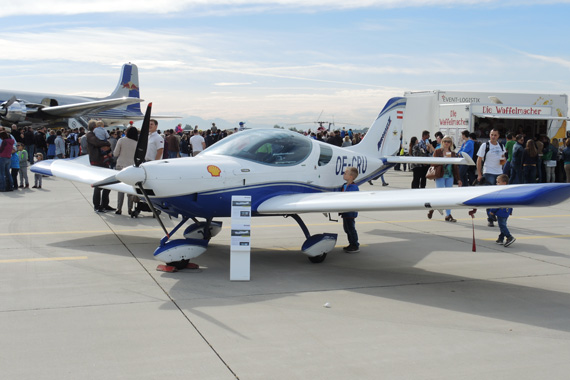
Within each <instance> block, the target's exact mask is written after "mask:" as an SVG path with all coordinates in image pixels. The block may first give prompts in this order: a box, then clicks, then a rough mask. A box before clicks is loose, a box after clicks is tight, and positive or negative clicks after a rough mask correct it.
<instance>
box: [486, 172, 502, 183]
mask: <svg viewBox="0 0 570 380" xmlns="http://www.w3.org/2000/svg"><path fill="white" fill-rule="evenodd" d="M498 176H500V174H490V173H485V174H483V178H485V185H487V186H492V185H496V184H497V177H498Z"/></svg>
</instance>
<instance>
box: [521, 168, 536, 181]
mask: <svg viewBox="0 0 570 380" xmlns="http://www.w3.org/2000/svg"><path fill="white" fill-rule="evenodd" d="M523 172H524V183H536V166H531V165H527V166H524V167H523Z"/></svg>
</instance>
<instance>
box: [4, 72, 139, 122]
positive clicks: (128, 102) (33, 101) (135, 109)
mask: <svg viewBox="0 0 570 380" xmlns="http://www.w3.org/2000/svg"><path fill="white" fill-rule="evenodd" d="M142 101H143V99H140V98H139V74H138V68H137V66H136V65H134V64H131V63H126V64H124V65H123V67H122V68H121V76H120V78H119V83H118V84H117V87H116V88H115V90H114V91H113V92H112V93H111V94H110V95H109V96H107V97H106V98H88V97H83V96H71V95H52V94H45V93H37V92H21V91H19V92H15V91H9V90H0V102H1V104H0V120H1V122H2V124H6V125H11V124H26V125H30V124H53V123H57V122H61V121H67V119H69V118H74V119H77V120H79V121H80V123H81V118H82V117H88V118H97V119H102V120H103V121H104V122H105V124H107V125H113V124H123V123H127V122H128V121H129V120H141V119H142V118H143V114H142V112H141V109H140V104H139V103H140V102H142ZM66 124H67V122H66ZM81 124H85V125H86V123H85V122H83V123H81Z"/></svg>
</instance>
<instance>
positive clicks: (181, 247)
mask: <svg viewBox="0 0 570 380" xmlns="http://www.w3.org/2000/svg"><path fill="white" fill-rule="evenodd" d="M188 219H189V218H188V217H184V218H182V221H181V222H180V223H178V225H177V226H176V227H174V229H173V230H172V231H171V232H170V233H168V234H167V235H166V236H165V237H163V238H162V239H161V240H160V246H159V247H158V248H157V249H156V250H155V251H154V258H155V259H157V260H159V261H162V262H164V263H166V265H165V266H164V265H159V266H158V268H157V269H158V270H163V271H167V272H173V271H174V270H180V269H186V268H190V269H197V268H198V266H197V265H196V264H193V263H190V260H191V259H193V258H195V257H198V256H200V255H201V254H202V253H204V252H205V251H206V249H207V248H208V242H209V241H210V239H211V238H212V237H214V236H216V235H217V234H218V233H219V232H220V231H221V229H222V222H218V221H213V220H211V219H208V220H206V221H205V222H199V221H198V220H197V219H195V218H192V220H193V221H194V223H193V224H191V225H190V226H188V227H187V228H186V229H185V230H184V239H175V240H169V239H170V237H171V236H172V235H174V234H175V233H176V231H178V229H180V227H182V226H183V225H184V223H186V222H187V221H188ZM173 268H174V269H173Z"/></svg>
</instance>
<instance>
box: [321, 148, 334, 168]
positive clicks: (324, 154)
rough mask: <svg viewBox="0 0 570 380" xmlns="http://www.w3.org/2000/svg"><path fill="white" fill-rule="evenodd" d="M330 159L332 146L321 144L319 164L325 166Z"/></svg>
mask: <svg viewBox="0 0 570 380" xmlns="http://www.w3.org/2000/svg"><path fill="white" fill-rule="evenodd" d="M331 159H332V148H331V147H329V146H326V145H321V154H320V156H319V166H325V165H326V164H328V163H329V162H330V161H331Z"/></svg>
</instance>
